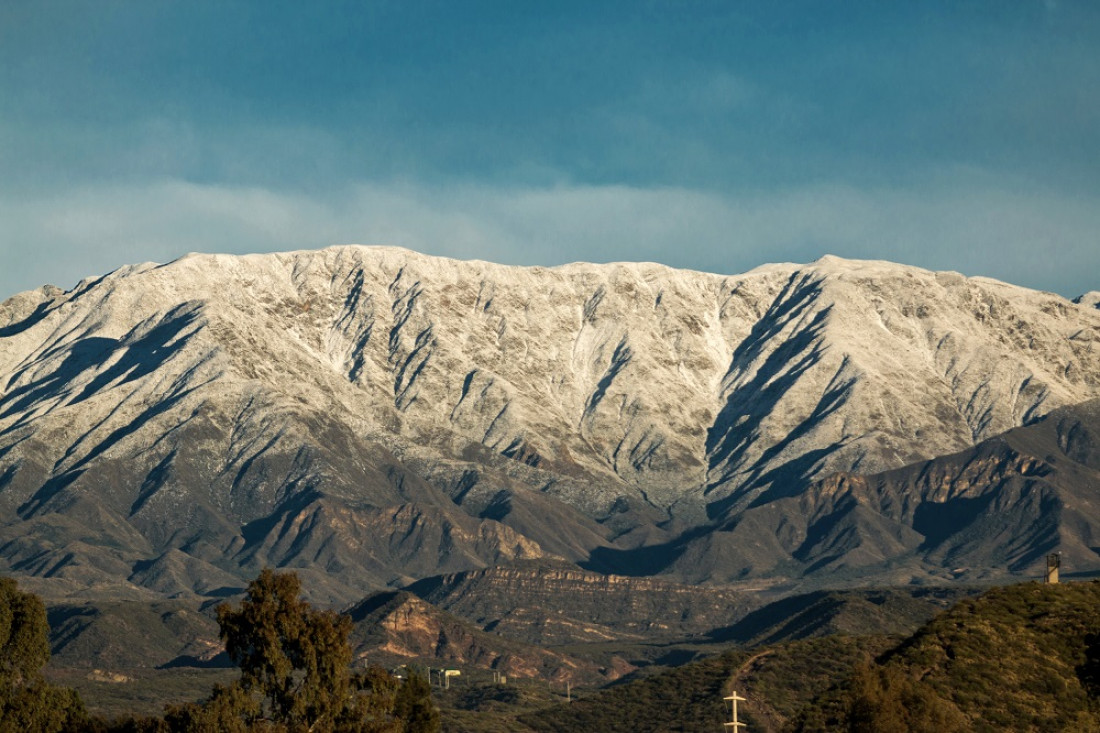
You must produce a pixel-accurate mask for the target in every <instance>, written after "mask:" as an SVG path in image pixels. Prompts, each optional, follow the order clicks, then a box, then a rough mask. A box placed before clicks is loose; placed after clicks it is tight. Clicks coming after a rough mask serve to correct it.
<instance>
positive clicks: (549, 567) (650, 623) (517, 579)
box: [407, 562, 761, 645]
mask: <svg viewBox="0 0 1100 733" xmlns="http://www.w3.org/2000/svg"><path fill="white" fill-rule="evenodd" d="M407 590H409V591H411V592H413V593H415V594H417V595H418V596H420V597H421V598H423V599H425V600H427V601H430V602H431V603H433V604H435V605H436V606H439V607H440V608H442V609H445V610H447V611H449V612H451V613H454V614H456V615H458V616H461V617H463V618H465V619H468V620H470V621H472V622H474V623H475V624H477V625H478V626H480V627H481V628H483V629H485V630H486V631H492V632H494V633H498V634H503V635H505V636H509V637H512V638H515V639H521V640H523V641H526V642H529V643H533V644H540V645H546V644H550V645H562V644H571V643H578V642H590V641H611V640H622V639H650V640H652V639H654V638H660V637H670V638H683V637H686V636H692V635H697V634H702V633H705V632H708V631H710V630H712V629H714V628H717V627H719V626H724V625H726V624H728V623H730V622H731V620H732V619H734V618H740V617H741V616H743V615H745V613H747V612H748V611H749V610H750V609H751V608H753V607H755V606H756V605H758V604H759V603H761V601H760V599H759V598H758V597H757V596H756V595H755V594H751V593H744V592H738V591H732V590H725V589H718V588H701V587H698V586H687V585H677V584H674V583H668V582H664V581H661V580H656V579H652V578H631V577H626V576H621V575H604V574H601V573H595V572H591V571H585V570H581V569H580V568H577V567H574V566H567V565H565V564H554V563H547V562H526V563H519V564H516V565H511V566H507V567H494V568H488V569H486V570H473V571H469V572H464V573H454V574H451V575H443V576H437V577H432V578H425V579H423V580H420V581H418V582H416V583H413V584H412V585H410V586H409V587H408V588H407Z"/></svg>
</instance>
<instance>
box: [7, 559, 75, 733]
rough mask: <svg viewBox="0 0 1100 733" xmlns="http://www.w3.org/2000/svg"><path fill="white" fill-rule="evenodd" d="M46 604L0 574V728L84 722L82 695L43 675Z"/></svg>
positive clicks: (54, 727) (45, 729)
mask: <svg viewBox="0 0 1100 733" xmlns="http://www.w3.org/2000/svg"><path fill="white" fill-rule="evenodd" d="M46 631H47V625H46V608H45V606H43V605H42V601H40V600H39V599H38V598H37V597H36V596H34V595H32V594H30V593H23V592H21V591H20V590H19V588H18V587H17V586H16V584H15V581H13V580H11V579H10V578H0V730H2V731H4V732H5V733H7V732H8V731H38V732H40V733H52V732H54V731H62V730H72V729H76V728H78V727H79V726H81V725H82V724H83V723H85V722H86V720H87V716H86V714H85V712H84V706H83V704H82V703H81V702H80V697H79V696H78V695H77V694H76V693H75V692H73V691H72V690H67V689H65V688H60V687H54V686H52V685H50V684H48V683H47V682H46V681H45V679H44V678H43V677H42V667H43V666H45V664H46V662H47V661H48V660H49V658H50V648H49V645H48V644H47V642H46Z"/></svg>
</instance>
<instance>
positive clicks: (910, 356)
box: [0, 247, 1100, 601]
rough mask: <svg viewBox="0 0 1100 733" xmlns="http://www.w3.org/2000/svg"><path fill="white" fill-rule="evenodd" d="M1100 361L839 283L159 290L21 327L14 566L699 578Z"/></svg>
mask: <svg viewBox="0 0 1100 733" xmlns="http://www.w3.org/2000/svg"><path fill="white" fill-rule="evenodd" d="M1098 348H1100V311H1097V310H1096V309H1095V308H1092V307H1089V306H1088V304H1086V303H1084V302H1082V303H1081V304H1074V303H1071V302H1069V301H1066V300H1064V299H1062V298H1060V297H1058V296H1055V295H1051V294H1048V293H1040V292H1035V291H1029V290H1025V289H1022V288H1017V287H1013V286H1011V285H1006V284H1003V283H999V282H995V281H992V280H987V279H982V278H971V279H967V278H964V277H962V276H960V275H957V274H954V273H932V272H927V271H923V270H919V269H915V268H909V267H903V266H899V265H893V264H889V263H881V262H850V261H844V260H838V259H835V258H825V259H823V260H821V261H818V262H816V263H813V264H811V265H769V266H766V267H763V268H759V269H757V270H754V271H752V272H750V273H747V274H744V275H738V276H729V277H725V276H719V275H709V274H704V273H697V272H686V271H676V270H671V269H668V268H665V267H661V266H658V265H651V264H618V265H587V264H577V265H569V266H565V267H559V268H553V269H544V268H515V267H503V266H498V265H492V264H488V263H483V262H457V261H453V260H445V259H438V258H431V257H425V256H422V255H418V254H416V253H413V252H408V251H404V250H397V249H389V248H365V247H336V248H330V249H326V250H322V251H317V252H298V253H289V254H278V255H263V256H258V255H257V256H246V257H230V256H220V255H192V256H188V257H186V258H183V259H181V260H179V261H176V262H173V263H170V264H168V265H162V266H157V265H152V264H146V265H136V266H133V267H128V268H124V269H122V270H119V271H117V272H115V273H112V274H110V275H108V276H105V277H103V278H99V279H95V280H87V281H84V282H82V283H81V284H80V285H78V286H77V287H76V288H75V289H73V290H72V291H68V292H61V291H58V290H56V289H53V288H43V289H40V290H38V291H32V292H28V293H23V294H21V295H19V296H16V297H15V298H12V299H10V300H8V301H7V302H5V303H3V304H2V305H0V510H2V511H0V516H2V517H4V518H5V519H4V524H3V526H2V527H0V561H2V562H3V563H4V564H5V565H6V567H7V569H8V570H9V571H12V572H16V573H19V574H22V575H27V576H34V577H38V578H45V579H48V580H49V582H48V583H45V582H43V584H42V588H40V590H42V589H45V588H47V587H48V588H49V589H52V592H55V593H65V592H69V591H71V592H80V593H86V592H87V591H88V589H89V588H100V589H104V592H107V593H109V594H115V595H117V594H121V593H129V594H136V595H141V594H142V593H145V592H146V591H149V592H155V593H159V594H169V595H171V594H181V593H182V594H186V593H192V592H198V593H216V592H221V591H222V590H224V589H226V588H232V587H235V586H239V585H241V582H242V579H244V578H247V577H250V576H251V575H254V574H255V572H256V571H257V570H258V568H259V567H261V566H263V565H279V566H289V567H297V568H300V569H301V570H302V572H303V574H305V575H306V576H307V577H306V584H307V585H310V584H312V585H313V587H314V588H316V591H315V592H316V593H317V594H318V595H319V596H321V597H329V598H332V599H339V600H345V601H346V600H352V599H354V598H356V597H359V596H360V595H361V593H362V590H363V589H365V588H371V587H381V586H384V585H387V584H389V585H395V584H396V585H400V584H403V583H407V582H410V581H412V580H413V579H415V578H419V577H425V576H428V575H434V574H439V573H449V572H459V571H464V570H470V569H475V568H480V567H485V566H488V565H495V564H501V563H509V562H514V561H516V560H524V559H533V558H539V557H549V556H554V557H561V558H565V559H567V560H571V561H575V562H584V563H588V564H590V565H591V566H593V567H599V568H603V569H619V570H622V571H624V572H631V573H637V572H648V571H649V569H650V568H657V569H660V570H662V571H664V572H668V573H672V574H678V575H679V576H680V577H683V576H684V575H687V576H690V577H701V576H703V575H706V574H705V573H702V572H700V571H699V569H698V568H699V567H703V565H697V566H696V567H693V568H691V569H690V571H689V570H686V569H684V563H687V562H689V561H688V559H687V558H690V557H694V556H696V555H694V554H693V553H696V552H697V551H698V543H699V542H705V541H708V538H709V537H711V534H712V533H711V532H710V530H711V529H713V528H715V527H726V528H728V527H729V526H730V524H731V523H735V524H736V525H737V526H739V527H744V531H748V529H749V527H748V524H747V523H748V522H749V521H750V519H749V515H748V514H746V511H747V510H749V509H750V508H753V507H759V506H762V505H770V504H773V503H775V502H778V501H785V500H786V501H789V500H792V499H795V498H796V497H799V496H801V494H802V492H803V491H804V490H805V488H806V486H807V485H809V484H810V483H811V482H813V481H815V480H822V479H826V478H827V477H828V476H830V475H832V474H835V473H837V472H848V473H859V474H867V473H874V472H878V471H883V470H888V469H893V468H898V467H900V466H904V465H906V464H908V463H912V462H914V461H920V460H925V459H929V458H933V457H935V456H938V455H944V454H950V453H954V452H957V451H959V450H963V449H966V448H969V447H970V446H973V445H974V444H976V443H977V442H979V441H981V440H983V439H986V438H989V437H991V436H994V435H996V434H998V433H1000V432H1003V431H1005V430H1008V429H1011V428H1013V427H1016V426H1018V425H1021V424H1023V423H1026V422H1029V421H1032V420H1034V419H1036V418H1038V417H1040V416H1042V415H1044V414H1046V413H1048V412H1049V411H1051V410H1053V409H1055V408H1057V407H1060V406H1063V405H1070V404H1074V403H1078V402H1081V401H1083V400H1085V399H1088V398H1092V397H1096V396H1100V360H1098V359H1097V358H1096V356H1095V354H1096V351H1097V349H1098ZM815 491H817V492H818V493H820V492H821V491H822V489H815ZM815 495H816V494H815ZM807 500H809V499H807ZM815 501H816V500H815ZM874 511H878V510H877V509H876V510H874ZM876 521H877V520H876ZM723 523H724V524H723ZM761 526H763V525H761ZM910 529H912V528H911V527H910ZM762 531H763V530H761V531H760V532H762ZM760 532H757V533H756V534H754V535H753V537H754V539H753V541H754V542H756V543H757V544H758V545H760V543H762V542H763V543H765V544H766V543H770V542H772V540H770V539H767V538H764V539H761V537H759V536H757V535H759V534H760ZM899 532H901V530H894V529H886V528H883V529H882V532H881V535H882V536H881V538H880V543H881V544H882V548H881V553H883V554H888V552H889V551H890V548H891V547H894V546H896V547H907V546H908V545H909V544H911V542H912V541H915V539H913V538H907V536H903V535H905V533H904V532H901V534H898V533H899ZM918 533H919V532H918ZM765 534H766V533H765ZM779 542H780V544H778V545H776V546H775V548H774V549H775V551H776V552H777V553H779V552H780V551H783V552H786V550H783V545H782V541H779ZM891 543H893V544H891ZM907 543H908V544H907ZM720 544H721V543H720V542H719V543H718V544H717V545H715V546H714V547H713V548H712V549H710V550H707V551H698V556H699V557H703V556H707V557H710V558H714V557H719V558H721V556H722V554H723V552H725V551H724V550H723V549H722V548H721V547H719V546H718V545H720ZM688 545H690V546H691V547H692V548H694V549H692V551H691V552H685V551H683V550H682V549H681V548H683V547H687V546H688ZM654 548H657V549H654ZM660 548H665V549H660ZM668 548H674V551H673V552H672V553H671V554H669V552H668V551H666V550H667V549H668ZM765 549H766V548H765ZM787 554H790V553H789V552H788V553H787ZM674 556H675V557H674ZM676 558H682V559H680V560H677V559H676ZM945 561H946V560H945ZM707 562H710V563H711V565H712V566H713V567H715V568H716V569H715V571H714V572H713V573H710V574H709V575H707V577H709V578H710V579H712V580H729V579H731V578H736V577H740V576H744V575H752V574H754V573H759V572H764V571H765V570H766V571H767V572H784V571H783V568H782V567H779V568H778V569H777V567H776V566H775V564H774V563H771V565H770V567H768V568H765V567H764V565H767V564H768V563H766V562H765V563H763V564H761V561H759V560H756V561H751V562H749V563H748V564H745V563H740V564H738V563H737V562H734V563H732V564H731V563H730V562H727V561H725V560H722V559H719V560H717V561H713V562H712V561H711V560H708V561H707ZM800 562H801V561H800ZM796 564H797V563H796ZM704 565H705V563H704ZM811 566H812V563H811ZM806 567H807V566H806V565H805V564H802V565H798V568H795V569H796V570H797V572H804V571H805V569H806ZM792 568H794V566H792ZM310 573H312V574H313V575H312V576H310V575H309V574H310Z"/></svg>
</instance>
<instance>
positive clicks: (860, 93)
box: [0, 0, 1100, 298]
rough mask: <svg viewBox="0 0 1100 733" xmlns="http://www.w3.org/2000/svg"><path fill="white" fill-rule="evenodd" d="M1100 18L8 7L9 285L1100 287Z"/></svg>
mask: <svg viewBox="0 0 1100 733" xmlns="http://www.w3.org/2000/svg"><path fill="white" fill-rule="evenodd" d="M1098 90H1100V5H1098V4H1097V3H1095V2H1092V1H1091V0H1079V1H1074V0H1047V1H1046V2H1043V1H1042V0H991V1H989V2H977V1H967V0H957V1H956V2H944V3H937V2H917V3H901V2H897V3H894V2H866V3H861V2H856V1H853V2H842V3H841V2H824V1H822V2H774V1H772V2H733V1H726V2H706V1H703V0H698V1H696V0H680V1H678V2H644V1H639V2H596V1H590V2H576V3H573V2H551V3H537V4H536V3H521V2H483V3H482V2H455V1H451V2H438V3H436V2H416V1H415V0H407V1H405V2H349V3H336V2H333V3H323V2H318V3H304V2H278V1H276V0H272V1H269V2H254V3H247V2H240V3H232V2H204V1H203V0H188V1H187V2H171V1H164V2H145V1H140V2H120V1H117V0H115V1H113V0H100V1H97V2H91V1H90V0H89V1H86V2H66V1H64V0H55V1H49V0H33V1H32V0H6V2H4V3H0V170H3V171H4V173H5V175H3V176H0V298H2V297H6V296H8V295H11V294H14V293H15V292H18V291H20V290H24V289H27V288H31V287H37V286H38V285H41V284H44V283H47V282H50V283H54V284H57V285H60V286H62V287H70V286H72V285H73V284H74V283H75V282H76V281H77V280H78V279H80V278H81V277H84V276H88V275H94V274H100V273H103V272H106V271H108V270H111V269H113V268H115V267H117V266H119V265H122V264H125V263H129V262H139V261H146V260H152V261H166V260H170V259H173V258H175V257H177V256H179V255H181V254H184V253H186V252H189V251H208V252H235V253H243V252H263V251H278V250H287V249H303V248H315V247H323V246H327V245H330V244H337V243H363V244H392V245H399V246H406V247H411V248H414V249H417V250H420V251H423V252H428V253H431V254H440V255H447V256H454V257H460V258H479V259H488V260H493V261H498V262H507V263H515V264H543V265H552V264H559V263H562V262H569V261H574V260H592V261H616V260H651V261H658V262H663V263H666V264H669V265H672V266H676V267H688V268H693V269H701V270H708V271H713V272H724V273H736V272H743V271H745V270H748V269H751V268H752V267H755V266H756V265H759V264H763V263H765V262H776V261H796V262H806V261H810V260H814V259H816V258H818V257H820V256H821V255H823V254H826V253H831V254H836V255H840V256H844V257H854V258H874V259H889V260H894V261H898V262H904V263H908V264H914V265H919V266H922V267H928V268H931V269H953V270H959V271H962V272H964V273H966V274H968V275H987V276H991V277H996V278H999V279H1003V280H1008V281H1010V282H1014V283H1017V284H1020V285H1026V286H1029V287H1035V288H1042V289H1047V290H1053V291H1055V292H1059V293H1062V294H1063V295H1066V296H1070V297H1072V296H1075V295H1078V294H1080V293H1082V292H1085V291H1087V290H1096V289H1100V234H1098V232H1100V91H1098Z"/></svg>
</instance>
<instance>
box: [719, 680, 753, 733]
mask: <svg viewBox="0 0 1100 733" xmlns="http://www.w3.org/2000/svg"><path fill="white" fill-rule="evenodd" d="M722 699H723V700H729V701H730V703H731V705H732V707H733V709H732V710H731V711H730V717H731V720H730V722H728V723H722V726H723V727H724V728H726V729H727V730H731V731H733V733H741V729H742V728H748V725H747V724H745V723H742V722H741V721H740V720H738V718H737V703H738V702H739V701H740V702H745V698H743V697H740V696H739V695H738V694H737V691H736V690H734V691H732V692H730V694H729V696H728V697H724V698H722Z"/></svg>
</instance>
